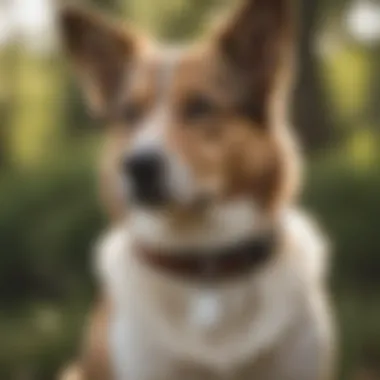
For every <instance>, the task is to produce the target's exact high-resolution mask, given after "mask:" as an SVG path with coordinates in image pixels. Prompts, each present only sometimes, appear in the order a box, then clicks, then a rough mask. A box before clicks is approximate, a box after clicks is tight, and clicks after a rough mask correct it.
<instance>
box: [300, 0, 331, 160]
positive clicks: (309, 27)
mask: <svg viewBox="0 0 380 380" xmlns="http://www.w3.org/2000/svg"><path fill="white" fill-rule="evenodd" d="M299 4H300V12H299V26H300V27H299V32H298V34H299V40H298V43H299V45H298V52H297V54H298V73H297V74H298V76H297V81H296V87H295V91H294V98H293V99H294V101H293V122H294V125H295V128H296V131H297V133H298V136H299V137H300V140H301V142H302V144H303V147H304V148H305V151H306V152H307V153H311V152H314V151H317V150H320V149H322V148H324V147H325V146H326V145H329V144H330V143H331V142H332V139H333V133H334V128H333V123H332V116H331V113H330V109H329V106H328V101H327V99H326V93H325V88H324V83H323V79H322V77H321V71H320V70H321V67H320V62H319V57H318V55H317V54H316V51H315V39H316V36H317V33H318V27H319V21H320V14H319V10H320V9H319V8H320V2H319V1H318V0H305V1H299Z"/></svg>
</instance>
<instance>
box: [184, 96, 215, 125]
mask: <svg viewBox="0 0 380 380" xmlns="http://www.w3.org/2000/svg"><path fill="white" fill-rule="evenodd" d="M215 108H216V107H215V105H214V103H213V102H212V101H211V100H210V99H207V98H206V97H203V96H197V97H194V98H192V99H189V100H188V101H187V103H186V104H185V105H184V107H183V110H182V117H183V119H184V120H185V121H189V122H193V121H198V120H202V119H204V118H207V117H210V116H212V114H213V113H214V111H215Z"/></svg>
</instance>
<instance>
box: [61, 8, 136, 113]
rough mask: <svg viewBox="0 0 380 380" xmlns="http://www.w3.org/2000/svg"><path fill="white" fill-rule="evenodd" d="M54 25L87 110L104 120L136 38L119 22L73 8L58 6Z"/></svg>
mask: <svg viewBox="0 0 380 380" xmlns="http://www.w3.org/2000/svg"><path fill="white" fill-rule="evenodd" d="M58 22H59V26H60V31H61V36H62V42H63V45H64V48H65V50H66V51H67V53H68V55H69V58H70V60H71V61H72V63H73V66H74V69H75V71H76V73H77V78H78V79H79V81H80V84H81V87H82V89H83V92H84V94H85V97H86V100H87V103H88V104H89V107H90V110H91V111H92V112H93V113H94V114H95V115H96V116H101V117H107V116H108V113H109V112H110V109H111V107H112V105H113V103H114V102H115V101H116V99H117V97H118V96H119V95H120V91H121V90H122V86H124V85H125V84H126V79H127V73H128V70H129V68H130V65H131V63H132V61H133V59H134V57H135V55H136V52H137V46H138V44H137V38H136V36H135V35H134V34H132V32H131V31H130V30H126V28H125V26H124V25H122V24H121V23H120V22H119V23H118V22H116V21H114V20H110V19H108V18H107V17H104V15H101V14H99V13H98V12H95V11H90V10H87V9H82V8H81V7H77V6H73V5H67V6H62V7H61V9H60V10H59V14H58Z"/></svg>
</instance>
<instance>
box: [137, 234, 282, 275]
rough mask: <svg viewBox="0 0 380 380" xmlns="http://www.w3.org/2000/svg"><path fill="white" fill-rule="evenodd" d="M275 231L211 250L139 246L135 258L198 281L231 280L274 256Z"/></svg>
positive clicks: (154, 267) (162, 270) (163, 270)
mask: <svg viewBox="0 0 380 380" xmlns="http://www.w3.org/2000/svg"><path fill="white" fill-rule="evenodd" d="M277 240H278V239H277V234H276V233H273V232H271V233H267V234H266V235H263V236H260V237H256V238H252V239H249V240H245V241H241V242H238V243H235V244H231V245H230V246H227V247H224V248H219V249H215V250H212V251H211V252H210V250H207V251H206V250H178V251H170V252H167V251H164V250H162V251H161V250H159V249H153V248H148V247H144V246H143V245H139V249H138V254H139V257H140V258H141V259H142V260H143V261H144V262H145V263H146V264H148V265H149V266H150V267H152V268H153V269H155V270H157V271H161V272H162V273H167V274H170V275H173V276H176V277H181V278H184V279H190V280H195V281H201V282H209V281H211V282H212V281H223V280H232V279H236V278H238V277H242V276H245V275H247V274H250V273H252V272H254V271H255V270H256V269H257V268H258V267H260V266H262V265H264V264H265V263H266V262H267V261H269V260H270V259H271V257H272V256H273V255H274V253H275V251H276V247H277Z"/></svg>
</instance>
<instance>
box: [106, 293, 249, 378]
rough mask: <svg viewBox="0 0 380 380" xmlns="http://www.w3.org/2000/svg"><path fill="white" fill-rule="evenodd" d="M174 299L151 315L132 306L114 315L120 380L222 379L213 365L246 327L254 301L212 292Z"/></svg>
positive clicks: (162, 302)
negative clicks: (227, 344)
mask: <svg viewBox="0 0 380 380" xmlns="http://www.w3.org/2000/svg"><path fill="white" fill-rule="evenodd" d="M170 296H171V297H170V299H169V298H167V299H165V296H163V297H162V298H161V300H160V302H159V303H156V304H152V303H151V300H150V301H149V308H150V307H151V309H150V310H148V309H147V308H144V307H143V308H140V307H139V306H133V302H132V304H131V305H129V306H127V307H128V308H127V309H124V307H120V309H119V311H118V312H115V314H114V315H113V318H112V322H111V325H110V347H111V353H112V355H111V356H112V357H113V358H114V360H113V364H114V367H115V369H116V371H115V372H116V374H117V376H118V378H117V380H119V379H120V380H122V379H132V380H150V379H152V380H153V379H154V380H160V379H161V378H162V379H163V380H164V379H165V380H167V379H171V378H178V377H179V376H180V377H181V379H183V380H186V379H189V380H192V379H194V378H196V379H199V380H201V379H202V378H205V379H208V380H210V379H212V378H214V376H215V379H219V378H220V376H219V371H218V370H216V371H215V368H217V367H219V363H213V361H215V362H218V356H219V353H218V352H217V351H218V347H219V348H221V347H222V346H224V345H225V344H226V342H227V341H228V337H229V335H230V334H236V333H238V331H237V326H238V325H239V323H240V324H242V325H243V326H246V323H247V321H245V320H244V319H246V315H245V314H246V311H247V310H246V309H247V307H248V305H247V303H251V306H252V302H253V300H252V299H251V300H248V299H247V298H246V297H244V293H243V294H241V292H233V291H229V292H227V291H226V292H220V291H217V290H216V289H213V288H211V287H210V288H205V289H202V290H196V291H194V292H192V294H188V295H187V296H186V297H178V298H176V297H173V295H170ZM135 300H136V299H135ZM140 306H141V305H140ZM210 356H212V358H210ZM210 359H211V362H210ZM214 364H215V365H214Z"/></svg>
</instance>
